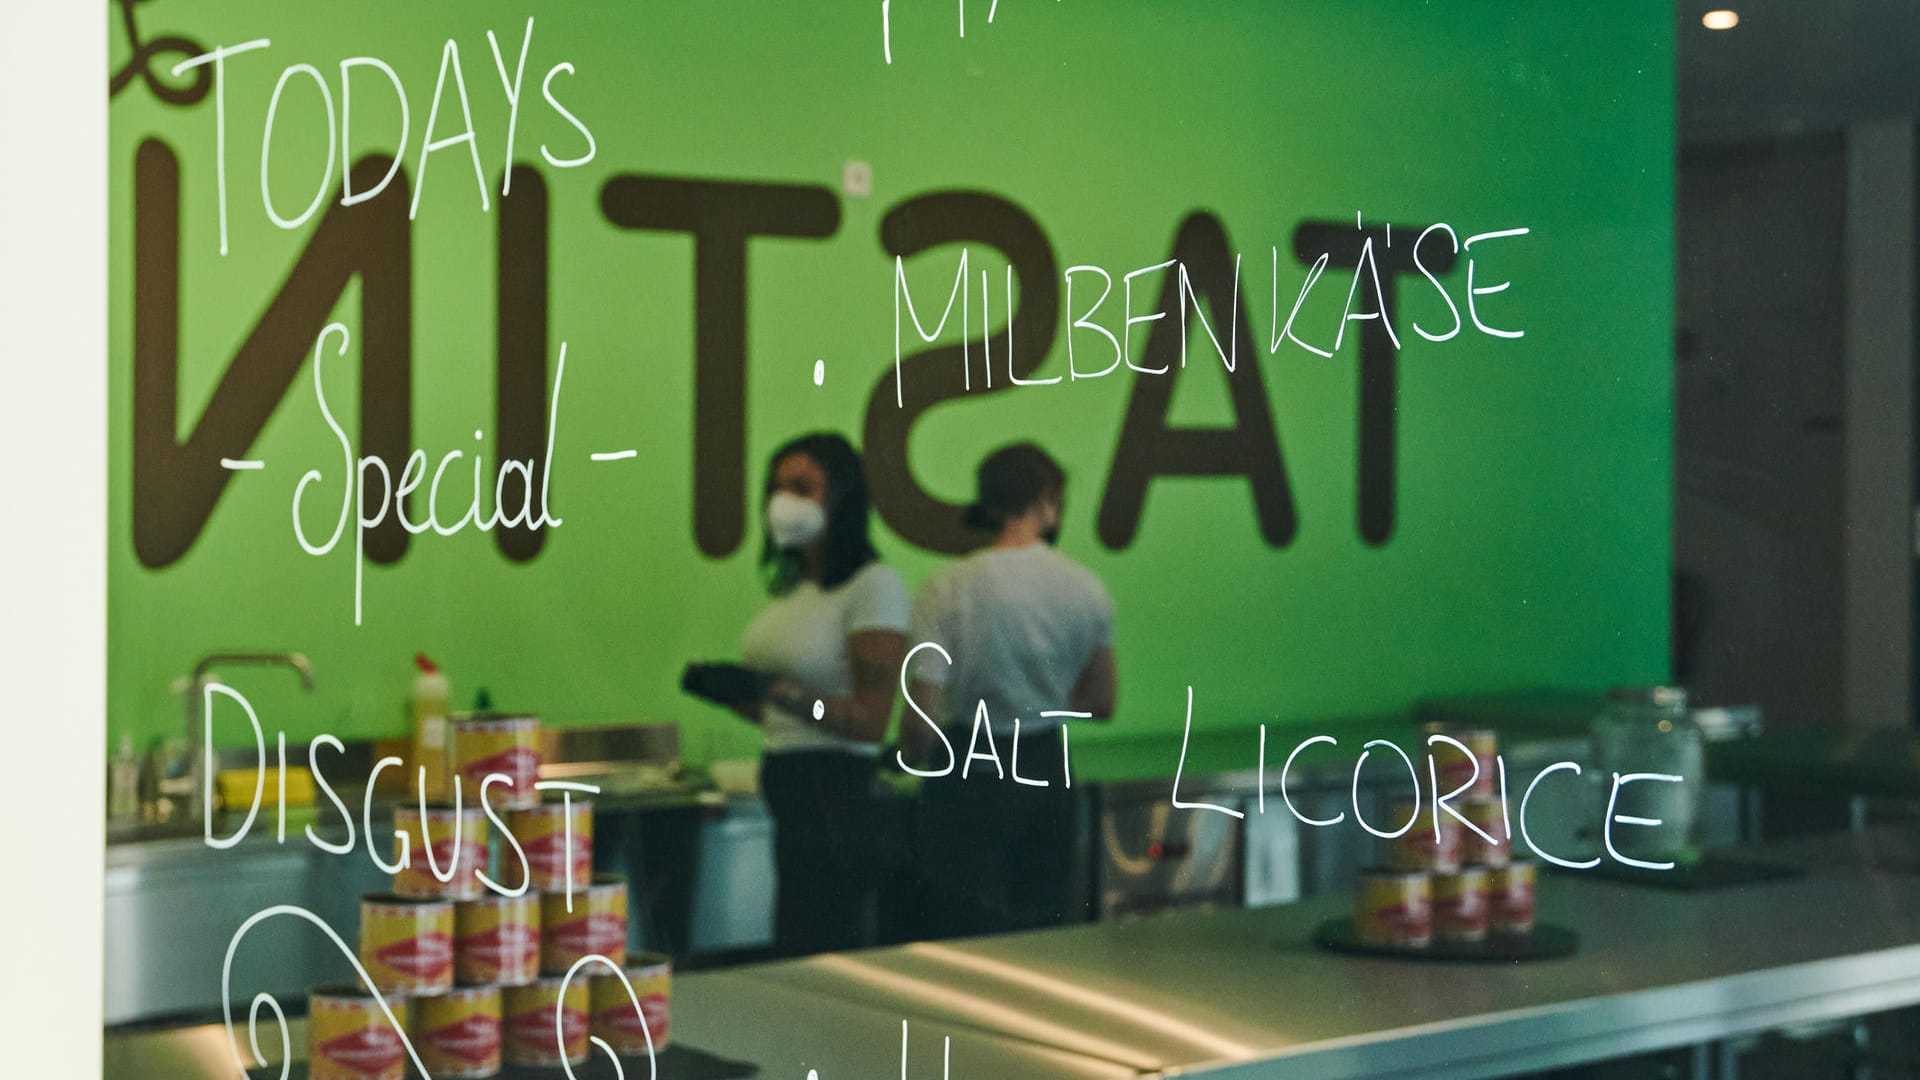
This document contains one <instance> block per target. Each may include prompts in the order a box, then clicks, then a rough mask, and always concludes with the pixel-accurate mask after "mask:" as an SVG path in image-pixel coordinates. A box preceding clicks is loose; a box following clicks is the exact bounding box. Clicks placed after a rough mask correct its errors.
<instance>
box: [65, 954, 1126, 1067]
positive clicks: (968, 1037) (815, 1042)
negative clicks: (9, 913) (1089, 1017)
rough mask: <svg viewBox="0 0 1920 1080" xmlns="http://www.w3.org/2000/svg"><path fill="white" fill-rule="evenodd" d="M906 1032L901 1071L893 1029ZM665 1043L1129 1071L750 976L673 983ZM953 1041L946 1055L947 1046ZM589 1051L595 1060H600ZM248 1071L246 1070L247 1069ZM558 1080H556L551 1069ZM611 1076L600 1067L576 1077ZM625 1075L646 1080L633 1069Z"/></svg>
mask: <svg viewBox="0 0 1920 1080" xmlns="http://www.w3.org/2000/svg"><path fill="white" fill-rule="evenodd" d="M235 1012H236V1016H235V1027H234V1036H235V1038H234V1040H233V1041H232V1042H229V1040H228V1038H227V1033H226V1029H225V1027H224V1026H223V1025H221V1024H201V1025H196V1026H193V1027H184V1028H172V1029H168V1030H164V1031H139V1032H127V1033H115V1034H110V1035H108V1037H107V1040H106V1048H105V1056H104V1061H103V1070H102V1074H103V1075H105V1076H115V1077H120V1076H127V1077H134V1076H137V1077H141V1078H142V1080H216V1078H217V1080H230V1078H232V1077H234V1076H236V1075H238V1070H237V1069H236V1064H235V1063H236V1060H237V1059H236V1058H235V1056H234V1055H235V1053H236V1052H238V1053H240V1054H246V1053H248V1049H247V1046H248V1044H247V1031H246V1015H245V1010H244V1009H236V1010H235ZM903 1021H904V1022H907V1024H908V1028H907V1030H906V1036H907V1046H906V1053H905V1060H906V1066H907V1067H906V1068H905V1069H904V1070H903V1068H902V1052H901V1035H902V1030H901V1024H902V1022H903ZM672 1023H673V1038H674V1041H675V1042H678V1043H681V1044H684V1045H687V1046H692V1047H697V1048H699V1049H702V1050H706V1051H708V1052H710V1053H715V1054H719V1055H721V1056H723V1057H727V1058H731V1059H733V1060H736V1061H746V1062H752V1063H754V1064H756V1065H758V1066H759V1070H760V1073H759V1075H760V1076H761V1077H762V1078H763V1080H807V1076H808V1072H809V1070H816V1071H818V1073H819V1076H820V1080H841V1078H870V1077H884V1076H908V1077H912V1078H915V1080H921V1078H926V1080H934V1078H938V1077H941V1076H942V1075H943V1072H942V1062H941V1059H942V1056H943V1054H947V1053H950V1054H951V1060H952V1072H951V1076H952V1077H953V1078H954V1080H965V1078H968V1077H973V1078H976V1080H980V1078H997V1077H1058V1078H1060V1080H1126V1078H1131V1077H1133V1076H1134V1075H1135V1073H1134V1071H1133V1070H1132V1069H1128V1068H1124V1067H1121V1066H1119V1065H1115V1064H1113V1063H1111V1062H1106V1061H1101V1060H1098V1059H1092V1058H1085V1057H1081V1056H1078V1055H1075V1054H1072V1053H1069V1052H1066V1051H1062V1050H1057V1049H1054V1048H1053V1047H1050V1046H1047V1045H1044V1044H1039V1043H1033V1042H1026V1041H1022V1040H1020V1039H1017V1038H1011V1037H1008V1036H1004V1035H998V1034H994V1033H991V1032H983V1031H979V1030H975V1029H971V1028H964V1027H960V1028H955V1027H947V1026H943V1025H940V1024H937V1023H933V1022H930V1021H927V1020H925V1019H922V1018H919V1017H910V1016H909V1015H907V1014H904V1013H902V1012H901V1011H900V1010H898V1009H893V1008H888V1007H885V1006H882V1007H880V1008H870V1007H867V1006H864V1005H859V1004H855V1003H853V1002H848V1001H843V1000H840V999H836V998H830V997H828V998H817V999H805V998H797V997H795V996H794V995H793V994H791V993H790V992H788V991H787V990H786V989H785V988H784V987H782V986H781V985H780V984H778V983H775V982H770V981H767V980H765V979H762V978H760V977H759V976H758V975H757V974H755V972H754V970H753V969H740V970H737V971H731V972H715V973H707V974H696V975H682V976H675V977H674V980H673V1020H672ZM306 1032H307V1027H306V1021H305V1019H304V1018H296V1019H294V1020H291V1021H289V1023H288V1037H289V1039H290V1040H291V1042H292V1046H293V1053H294V1056H295V1058H296V1059H304V1057H305V1056H306V1038H307V1035H306ZM278 1037H279V1036H278V1034H277V1031H276V1030H275V1029H274V1027H273V1025H272V1020H271V1018H270V1017H269V1018H267V1021H266V1027H265V1028H264V1029H263V1031H262V1032H261V1050H262V1051H263V1052H264V1053H265V1054H267V1056H268V1059H269V1060H270V1061H271V1062H272V1063H273V1064H274V1065H275V1066H276V1067H277V1066H278V1064H279V1049H278V1047H277V1046H276V1045H275V1044H276V1042H277V1040H278ZM948 1038H951V1040H952V1045H951V1048H948V1047H947V1046H945V1045H944V1041H945V1040H946V1039H948ZM596 1053H597V1052H596ZM249 1064H251V1062H249ZM552 1071H553V1075H554V1076H559V1075H561V1074H560V1072H559V1070H557V1069H555V1070H552ZM577 1071H578V1072H579V1073H580V1075H582V1076H596V1077H598V1076H607V1075H609V1074H610V1071H611V1069H610V1067H609V1066H608V1065H607V1064H606V1062H605V1061H604V1060H600V1061H595V1062H593V1063H591V1064H589V1065H586V1066H582V1067H580V1068H579V1069H578V1070H577ZM629 1075H644V1074H643V1073H636V1072H633V1071H632V1070H631V1069H630V1070H629Z"/></svg>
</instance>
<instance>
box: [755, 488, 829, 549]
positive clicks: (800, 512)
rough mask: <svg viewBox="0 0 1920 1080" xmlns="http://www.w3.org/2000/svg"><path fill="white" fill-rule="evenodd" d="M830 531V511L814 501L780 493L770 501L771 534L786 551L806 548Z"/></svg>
mask: <svg viewBox="0 0 1920 1080" xmlns="http://www.w3.org/2000/svg"><path fill="white" fill-rule="evenodd" d="M826 531H827V510H826V508H825V507H823V506H821V505H820V504H819V503H817V502H814V501H813V500H812V499H803V498H801V497H800V496H798V495H795V494H792V493H791V492H786V491H776V492H774V494H773V498H771V499H768V500H767V535H768V536H770V537H772V539H773V546H774V547H777V548H780V549H781V550H783V551H792V550H794V549H796V548H803V547H806V546H807V545H808V544H811V543H813V542H814V541H815V540H818V539H819V538H820V534H821V533H823V532H826Z"/></svg>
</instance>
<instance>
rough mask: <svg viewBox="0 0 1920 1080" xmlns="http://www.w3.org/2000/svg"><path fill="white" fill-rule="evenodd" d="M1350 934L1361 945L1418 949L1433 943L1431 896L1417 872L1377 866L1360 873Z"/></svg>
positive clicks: (1425, 878)
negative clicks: (1351, 932)
mask: <svg viewBox="0 0 1920 1080" xmlns="http://www.w3.org/2000/svg"><path fill="white" fill-rule="evenodd" d="M1353 929H1354V934H1355V935H1356V936H1357V937H1358V938H1359V939H1360V943H1361V944H1363V945H1380V946H1387V947H1391V948H1403V949H1422V948H1425V947H1427V945H1429V944H1430V943H1431V942H1432V941H1433V893H1432V885H1431V883H1430V881H1429V879H1428V875H1427V874H1426V873H1424V872H1422V871H1418V870H1397V869H1393V868H1390V867H1380V868H1374V869H1370V870H1363V871H1361V873H1360V887H1359V889H1358V890H1357V891H1356V892H1355V894H1354V904H1353Z"/></svg>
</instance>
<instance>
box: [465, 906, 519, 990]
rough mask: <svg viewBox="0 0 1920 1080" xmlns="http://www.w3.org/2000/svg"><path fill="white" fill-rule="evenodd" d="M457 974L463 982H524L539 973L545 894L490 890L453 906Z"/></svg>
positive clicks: (506, 984) (491, 984)
mask: <svg viewBox="0 0 1920 1080" xmlns="http://www.w3.org/2000/svg"><path fill="white" fill-rule="evenodd" d="M453 929H454V945H453V975H454V978H455V979H456V980H458V981H459V983H460V984H461V985H462V986H520V985H523V984H525V983H530V982H532V981H533V980H535V979H537V978H539V977H540V898H539V897H537V896H535V895H534V894H533V893H527V894H525V895H523V896H497V895H491V894H489V895H487V896H483V897H481V898H480V899H478V900H462V901H460V902H459V903H458V904H455V905H454V908H453Z"/></svg>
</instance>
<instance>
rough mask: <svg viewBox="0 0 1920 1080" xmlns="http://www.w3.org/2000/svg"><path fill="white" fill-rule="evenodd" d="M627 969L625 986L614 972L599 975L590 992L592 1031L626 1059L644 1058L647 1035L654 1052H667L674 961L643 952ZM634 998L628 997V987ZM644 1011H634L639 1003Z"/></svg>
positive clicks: (590, 1023)
mask: <svg viewBox="0 0 1920 1080" xmlns="http://www.w3.org/2000/svg"><path fill="white" fill-rule="evenodd" d="M634 961H635V962H634V964H633V965H632V966H630V967H628V968H627V969H626V976H627V981H626V984H625V985H623V984H622V983H621V981H620V979H619V978H618V977H616V976H614V975H613V974H612V973H607V974H603V975H595V976H594V977H593V981H592V984H591V987H590V989H589V993H588V999H589V1001H590V1003H591V1004H592V1007H593V1015H592V1018H591V1019H590V1020H589V1022H588V1028H589V1030H591V1031H592V1033H593V1034H594V1035H595V1036H596V1037H598V1038H600V1039H601V1040H603V1041H604V1042H606V1044H607V1045H608V1046H611V1047H613V1052H614V1053H616V1054H619V1055H621V1056H623V1057H640V1056H642V1055H644V1054H646V1052H647V1036H648V1035H649V1034H651V1035H652V1036H653V1049H654V1050H655V1051H656V1052H657V1051H660V1050H664V1049H666V1046H667V1039H668V1036H669V1032H668V1023H669V1021H670V1019H671V1017H672V1010H671V1001H672V998H671V994H672V990H673V960H672V958H671V957H668V956H667V955H666V954H665V953H656V952H643V953H641V954H639V955H638V956H636V957H634ZM628 985H630V986H632V987H633V996H632V997H628V996H627V986H628ZM636 1000H637V1001H638V1002H639V1003H640V1010H639V1011H638V1012H635V1011H634V1008H633V1005H634V1002H635V1001H636Z"/></svg>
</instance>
